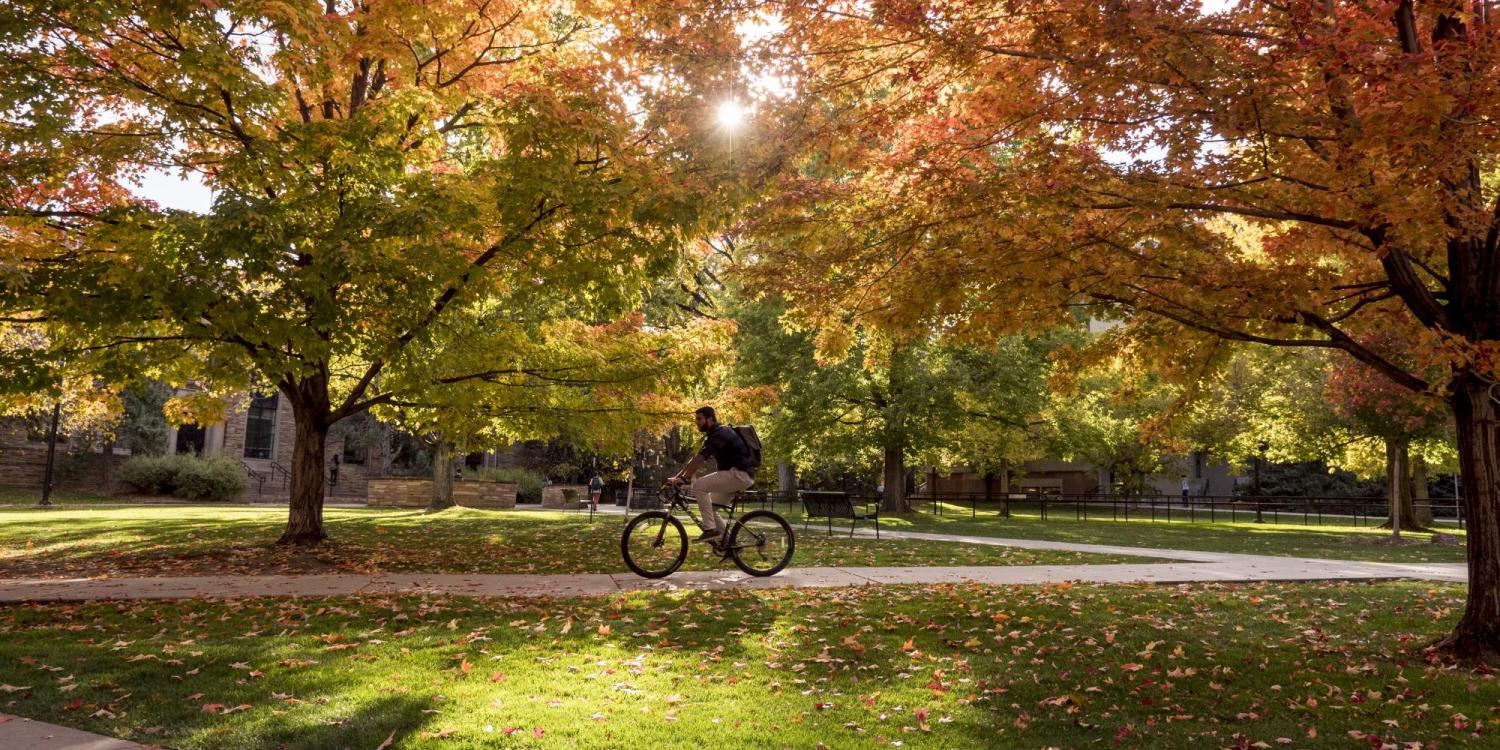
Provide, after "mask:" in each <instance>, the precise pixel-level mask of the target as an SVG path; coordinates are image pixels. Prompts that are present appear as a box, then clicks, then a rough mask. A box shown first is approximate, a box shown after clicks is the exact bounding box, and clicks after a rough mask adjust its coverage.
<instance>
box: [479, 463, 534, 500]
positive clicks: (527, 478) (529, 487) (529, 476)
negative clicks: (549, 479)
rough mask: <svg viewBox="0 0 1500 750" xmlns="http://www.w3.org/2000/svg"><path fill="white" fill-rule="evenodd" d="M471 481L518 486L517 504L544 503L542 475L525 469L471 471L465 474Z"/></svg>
mask: <svg viewBox="0 0 1500 750" xmlns="http://www.w3.org/2000/svg"><path fill="white" fill-rule="evenodd" d="M464 476H465V477H467V478H469V479H487V480H489V481H491V482H510V483H512V484H514V485H515V486H516V502H518V503H539V502H541V501H542V475H541V474H538V473H536V472H534V471H527V470H525V469H493V468H491V469H469V470H468V471H466V472H464Z"/></svg>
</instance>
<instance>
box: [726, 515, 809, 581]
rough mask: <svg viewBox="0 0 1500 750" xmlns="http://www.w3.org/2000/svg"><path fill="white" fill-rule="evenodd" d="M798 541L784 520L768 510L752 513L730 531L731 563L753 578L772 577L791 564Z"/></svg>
mask: <svg viewBox="0 0 1500 750" xmlns="http://www.w3.org/2000/svg"><path fill="white" fill-rule="evenodd" d="M796 551H797V538H796V537H795V536H793V535H792V526H791V524H789V523H787V522H786V519H785V518H782V517H781V516H780V515H778V514H777V513H775V512H773V511H769V510H752V511H750V512H749V513H746V514H745V515H744V516H743V517H741V518H740V520H738V521H736V522H735V524H734V529H733V530H731V531H730V532H729V552H730V554H731V555H733V557H734V564H735V565H737V566H739V569H740V570H743V571H745V572H746V573H748V574H750V575H752V576H773V575H776V574H777V573H780V572H781V570H782V569H783V568H785V567H786V566H787V565H789V564H790V563H791V562H792V554H793V553H794V552H796Z"/></svg>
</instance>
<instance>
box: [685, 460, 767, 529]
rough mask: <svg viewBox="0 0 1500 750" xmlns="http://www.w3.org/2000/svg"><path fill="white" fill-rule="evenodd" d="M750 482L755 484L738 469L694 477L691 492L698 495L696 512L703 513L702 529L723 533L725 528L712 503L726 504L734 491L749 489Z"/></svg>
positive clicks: (732, 496) (732, 497) (752, 479)
mask: <svg viewBox="0 0 1500 750" xmlns="http://www.w3.org/2000/svg"><path fill="white" fill-rule="evenodd" d="M752 484H755V479H754V478H752V477H751V476H750V475H749V474H746V473H745V472H743V471H740V470H739V469H730V470H729V471H716V472H714V473H712V474H704V475H703V476H701V477H698V478H697V479H694V480H693V494H695V495H697V496H698V512H700V513H702V514H703V528H704V530H705V531H717V532H719V533H720V534H722V533H724V532H725V531H726V530H727V529H725V528H724V521H722V520H721V519H720V518H719V514H718V513H717V512H716V511H715V510H714V503H719V504H720V505H728V504H729V501H730V500H733V499H734V493H736V492H739V491H741V490H747V489H750V485H752Z"/></svg>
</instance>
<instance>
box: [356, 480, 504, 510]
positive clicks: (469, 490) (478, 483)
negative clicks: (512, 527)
mask: <svg viewBox="0 0 1500 750" xmlns="http://www.w3.org/2000/svg"><path fill="white" fill-rule="evenodd" d="M369 501H370V507H371V508H426V507H427V506H429V505H431V504H432V480H431V479H425V478H418V477H374V478H371V479H370V485H369ZM453 502H454V503H456V504H458V505H462V506H463V507H465V508H514V507H516V485H515V484H513V483H511V482H489V481H484V480H478V479H463V480H457V481H455V482H454V483H453Z"/></svg>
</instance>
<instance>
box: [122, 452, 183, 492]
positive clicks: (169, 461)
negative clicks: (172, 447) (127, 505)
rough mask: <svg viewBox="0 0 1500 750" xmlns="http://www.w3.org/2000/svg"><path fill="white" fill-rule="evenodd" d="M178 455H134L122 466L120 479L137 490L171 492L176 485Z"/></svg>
mask: <svg viewBox="0 0 1500 750" xmlns="http://www.w3.org/2000/svg"><path fill="white" fill-rule="evenodd" d="M176 458H177V457H176V456H132V457H130V459H128V460H127V461H125V463H124V464H122V465H121V466H120V481H122V482H124V483H125V484H128V485H130V486H131V487H132V488H134V489H135V490H136V491H137V492H145V493H147V494H151V495H160V494H164V493H171V492H172V488H173V487H175V486H176V476H177V470H176V463H177V462H176V460H175V459H176Z"/></svg>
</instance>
